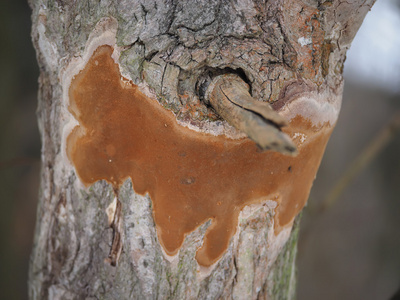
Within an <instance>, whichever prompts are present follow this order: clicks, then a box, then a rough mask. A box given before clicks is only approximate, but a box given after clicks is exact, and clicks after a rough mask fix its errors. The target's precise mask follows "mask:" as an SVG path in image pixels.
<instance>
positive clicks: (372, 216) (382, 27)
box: [0, 0, 400, 300]
mask: <svg viewBox="0 0 400 300" xmlns="http://www.w3.org/2000/svg"><path fill="white" fill-rule="evenodd" d="M399 3H400V2H399V1H398V0H377V3H376V4H375V6H374V7H373V8H372V10H371V12H370V13H369V15H367V17H366V19H365V21H364V23H363V25H362V27H361V29H360V31H359V33H358V35H357V37H356V39H355V40H354V42H353V44H352V47H351V49H350V51H349V53H348V57H347V61H346V64H345V78H346V84H345V92H344V97H343V105H342V111H341V115H340V117H339V121H338V124H337V127H336V129H335V131H334V133H333V136H332V138H331V140H330V142H329V144H328V148H327V151H326V154H325V157H324V159H323V162H322V165H321V168H320V170H319V173H318V175H317V179H316V181H315V183H314V187H313V190H312V193H311V196H310V200H309V203H308V206H307V207H306V209H305V211H304V213H303V220H302V230H301V234H300V242H299V250H298V251H299V254H298V273H299V276H298V299H299V300H314V299H315V300H319V299H324V300H329V299H341V300H347V299H348V300H354V299H356V300H357V299H362V300H369V299H371V300H372V299H373V300H375V299H389V298H390V297H391V296H392V295H393V294H394V293H395V292H396V291H397V290H398V289H399V288H400V158H399V155H400V134H399V132H398V131H395V130H390V129H391V128H393V126H391V125H390V124H391V120H393V118H394V116H395V114H396V112H397V113H398V112H399V110H400V4H399ZM0 22H1V24H0V25H1V26H0V45H1V47H0V53H1V55H0V67H1V69H0V299H27V274H28V263H29V255H30V251H31V246H32V239H33V230H34V224H35V214H36V203H37V195H38V188H39V172H40V147H41V146H40V139H39V133H38V128H37V121H36V114H35V111H36V106H37V78H38V75H39V70H38V67H37V64H36V58H35V53H34V50H33V47H32V44H31V41H30V8H29V7H28V4H27V3H26V1H25V0H15V1H2V2H1V3H0ZM398 118H399V115H398V117H397V119H398ZM388 124H389V125H388ZM392 125H393V124H392ZM382 130H383V132H385V133H386V137H387V139H386V143H383V142H379V141H378V142H377V143H375V144H376V145H378V146H380V148H382V151H380V152H379V153H378V154H377V155H375V156H374V155H373V156H372V157H373V159H371V161H370V162H362V163H361V164H360V166H361V167H360V168H355V167H354V166H353V162H354V161H357V160H359V159H360V157H363V156H362V153H365V152H366V151H367V152H368V150H371V149H372V148H371V147H370V146H369V145H370V144H371V143H372V142H373V141H374V140H376V139H377V137H382ZM385 130H386V131H385ZM378 148H379V147H378ZM348 169H351V170H353V171H354V170H355V169H359V170H360V171H359V172H358V173H357V174H356V176H354V180H346V181H345V184H344V186H345V188H344V189H343V192H340V189H338V188H336V186H337V182H338V181H339V180H340V179H343V178H347V177H346V176H345V177H344V174H349V173H348V171H347V170H348ZM332 190H333V191H336V195H334V196H333V197H332V198H331V199H333V200H327V196H328V195H331V191H332ZM327 201H330V203H332V204H331V205H330V206H326V208H325V209H324V210H321V207H322V206H323V204H324V203H327Z"/></svg>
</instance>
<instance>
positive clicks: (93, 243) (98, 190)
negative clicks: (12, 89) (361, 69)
mask: <svg viewBox="0 0 400 300" xmlns="http://www.w3.org/2000/svg"><path fill="white" fill-rule="evenodd" d="M373 2H374V0H354V1H346V2H345V1H337V0H333V1H314V0H274V1H260V0H254V1H250V0H249V1H216V0H214V1H196V2H192V1H175V0H173V1H165V0H164V1H161V0H159V1H157V0H156V1H147V0H146V1H139V0H125V1H108V0H105V1H89V0H87V1H76V2H74V1H43V0H42V1H41V0H38V1H33V0H32V1H31V7H32V9H33V14H32V21H33V27H32V37H33V43H34V46H35V48H36V50H37V57H38V63H39V66H40V70H41V73H40V78H39V106H38V120H39V127H40V132H41V138H42V144H43V147H42V161H43V165H42V172H41V178H42V180H41V189H40V197H39V206H38V212H37V225H36V230H35V241H34V249H33V252H32V257H31V265H30V279H29V293H30V298H31V299H99V298H101V299H166V298H170V299H194V298H195V299H218V298H223V299H225V298H235V299H258V298H260V299H266V298H268V299H293V298H294V297H295V255H296V241H297V234H298V220H296V221H295V222H294V225H293V228H292V230H287V231H286V232H284V234H283V235H278V236H275V235H274V231H273V214H274V209H273V207H270V206H269V205H270V204H269V203H264V204H261V205H256V206H253V207H251V208H245V209H244V211H243V212H242V214H241V216H240V220H239V227H238V230H237V234H236V236H235V238H233V239H232V241H231V243H230V246H229V248H228V250H227V251H226V253H225V255H224V256H223V257H222V259H221V260H220V261H219V262H218V264H217V266H216V267H215V268H214V269H213V270H212V272H211V274H210V275H209V276H203V278H199V272H198V265H197V263H196V261H195V260H194V257H195V251H196V249H197V248H198V247H199V246H200V245H201V241H202V237H203V236H204V232H205V231H206V229H207V227H208V226H209V224H210V223H209V222H208V223H206V224H203V225H201V226H200V227H199V228H198V229H197V230H195V231H194V232H192V233H191V234H190V235H188V236H187V237H186V239H185V241H184V244H183V246H182V248H181V249H180V252H179V261H178V262H175V263H170V262H168V261H167V260H166V259H165V258H164V256H163V254H162V249H161V247H160V245H159V242H158V240H157V235H156V229H155V224H154V221H153V216H152V203H151V199H150V198H149V197H148V196H141V195H138V194H136V193H135V192H134V191H133V189H132V182H131V181H130V180H127V181H126V182H125V184H124V185H123V186H122V187H121V189H120V191H119V200H120V201H121V204H122V219H123V226H122V241H123V251H122V254H121V256H120V258H119V262H118V265H117V266H116V267H113V266H111V265H110V264H109V263H107V262H106V261H105V258H107V257H108V254H109V252H110V247H111V243H112V238H113V229H112V228H110V227H109V224H108V221H107V219H108V217H107V213H106V208H107V207H108V206H109V204H110V203H111V202H112V201H113V199H114V192H113V189H112V187H111V186H110V185H109V184H108V183H106V182H104V181H101V182H97V183H95V184H94V185H93V186H91V187H90V188H89V189H85V188H83V187H82V186H81V185H79V179H77V176H76V174H75V172H74V169H73V168H72V167H71V166H68V165H67V164H66V162H65V159H63V157H62V153H63V149H62V147H63V145H62V131H63V129H64V128H63V127H64V125H65V122H64V121H65V113H66V112H65V111H64V107H63V103H62V99H63V93H65V87H63V82H62V78H61V75H60V74H62V72H63V70H65V69H66V68H67V67H68V65H69V63H70V62H71V61H72V60H73V58H74V57H79V56H81V55H82V54H83V52H84V49H85V46H86V44H87V40H88V38H89V36H90V34H91V33H92V31H93V29H94V28H95V27H96V24H98V22H99V21H100V20H102V19H103V18H109V17H113V18H114V19H115V20H117V22H118V31H117V34H116V42H117V45H118V46H119V47H120V49H122V51H121V55H120V59H119V63H120V67H121V70H122V73H123V75H124V76H127V77H128V78H130V79H132V81H133V82H134V83H135V84H142V83H146V84H147V85H148V86H149V88H150V89H151V90H152V91H153V92H154V93H155V94H156V95H157V99H158V100H159V101H160V103H161V104H162V105H163V106H164V107H166V108H168V109H170V110H172V111H173V112H174V113H175V114H176V116H177V118H178V120H180V121H181V122H182V123H185V124H190V126H192V127H196V128H197V129H199V130H203V131H207V130H209V129H208V127H209V126H210V125H209V124H214V125H213V126H214V127H215V126H216V128H217V129H218V128H219V127H221V128H225V129H226V128H228V129H229V126H227V125H226V124H225V123H224V122H221V120H220V119H219V117H218V116H217V115H216V114H215V112H214V111H213V110H212V109H210V108H209V107H208V106H206V105H205V104H204V103H202V102H201V101H200V100H199V96H198V94H197V90H196V84H197V82H198V80H199V77H201V76H202V75H203V74H204V73H205V72H211V73H213V74H217V73H221V72H234V73H237V74H239V75H241V76H242V77H245V78H246V80H247V81H248V83H249V85H250V86H251V93H252V96H253V97H254V98H256V99H260V100H263V101H268V102H270V103H275V105H276V107H279V106H280V105H282V103H286V102H288V101H290V100H291V99H292V98H295V97H300V96H301V95H306V94H307V95H308V94H310V93H313V94H316V95H320V96H321V97H325V98H326V101H327V102H329V101H332V100H331V99H337V98H338V97H339V98H340V96H341V88H342V81H343V80H342V69H343V63H344V60H345V54H346V51H347V49H348V48H349V46H350V43H351V41H352V39H353V38H354V35H355V33H356V32H357V30H358V28H359V26H360V25H361V23H362V20H363V18H364V16H365V14H366V13H367V11H368V10H369V9H370V7H371V6H372V4H373ZM338 105H340V104H338ZM216 124H217V125H216Z"/></svg>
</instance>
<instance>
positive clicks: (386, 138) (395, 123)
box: [318, 111, 400, 212]
mask: <svg viewBox="0 0 400 300" xmlns="http://www.w3.org/2000/svg"><path fill="white" fill-rule="evenodd" d="M399 130H400V111H398V112H397V113H396V114H395V115H394V117H393V118H392V119H391V120H390V122H389V123H388V124H387V125H386V126H385V127H384V128H383V129H382V130H381V131H380V132H379V133H378V134H377V135H376V136H375V138H374V139H373V140H372V141H371V143H370V144H369V145H368V146H367V147H366V148H365V149H364V150H363V151H362V152H361V153H360V154H359V155H358V157H357V158H356V159H355V160H354V161H353V163H352V164H351V165H350V166H349V167H348V168H347V170H346V171H345V172H344V174H343V175H342V176H341V178H340V179H339V180H338V181H337V183H336V184H335V185H334V187H333V188H332V189H331V191H330V192H329V193H328V196H327V197H326V198H325V199H324V201H323V202H322V203H321V205H320V206H319V208H318V211H319V212H324V211H326V210H327V209H329V208H330V207H331V206H332V205H333V204H334V203H335V202H336V201H337V200H338V199H339V198H340V196H341V195H342V194H343V192H344V190H345V189H346V188H347V187H348V186H349V185H350V183H351V182H352V181H353V180H354V179H355V178H356V177H357V175H358V174H359V173H360V172H361V171H362V170H363V169H364V168H365V167H367V166H368V165H369V164H370V163H371V162H372V161H373V160H374V159H375V158H376V157H377V156H378V155H379V154H380V153H381V152H382V150H383V149H385V148H386V146H387V145H388V144H389V143H390V142H391V141H392V139H393V138H394V137H395V136H396V134H397V133H398V132H399Z"/></svg>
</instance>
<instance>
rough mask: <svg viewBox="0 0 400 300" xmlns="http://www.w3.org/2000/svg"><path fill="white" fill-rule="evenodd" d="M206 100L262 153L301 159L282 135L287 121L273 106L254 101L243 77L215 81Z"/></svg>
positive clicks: (223, 76) (288, 139)
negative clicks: (267, 152) (268, 152)
mask: <svg viewBox="0 0 400 300" xmlns="http://www.w3.org/2000/svg"><path fill="white" fill-rule="evenodd" d="M204 100H205V101H206V102H207V103H208V104H210V105H211V106H212V107H213V108H214V109H215V110H216V112H217V113H218V114H219V115H220V116H221V117H222V118H224V119H225V120H226V121H227V122H228V123H229V124H230V125H232V126H233V127H235V128H236V129H238V130H240V131H242V132H244V133H245V134H246V135H247V136H248V137H249V138H250V139H252V140H253V141H254V142H255V143H256V144H257V145H258V146H259V147H260V148H261V149H262V150H273V151H277V152H280V153H282V154H286V155H291V156H295V155H297V149H296V146H295V145H294V143H293V142H292V140H291V139H290V137H289V136H288V135H287V134H285V133H283V132H282V131H281V127H283V126H286V125H287V122H286V120H285V119H284V118H283V117H282V116H281V115H280V114H279V113H277V112H276V111H275V110H274V109H273V108H272V107H271V105H270V104H269V103H266V102H260V101H257V100H255V99H253V97H251V95H250V93H249V88H248V85H247V84H246V83H245V82H244V81H243V80H242V79H241V78H240V77H239V76H237V75H233V74H225V75H220V76H217V77H215V78H214V79H213V80H212V81H211V83H210V84H209V86H208V88H207V90H206V93H205V97H204Z"/></svg>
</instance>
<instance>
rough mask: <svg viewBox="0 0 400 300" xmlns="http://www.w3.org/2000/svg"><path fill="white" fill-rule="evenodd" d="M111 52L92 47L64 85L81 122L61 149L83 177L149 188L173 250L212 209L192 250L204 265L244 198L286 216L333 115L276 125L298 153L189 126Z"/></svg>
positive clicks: (221, 246)
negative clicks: (130, 76) (124, 71)
mask: <svg viewBox="0 0 400 300" xmlns="http://www.w3.org/2000/svg"><path fill="white" fill-rule="evenodd" d="M112 53H113V48H112V47H111V46H108V45H104V46H100V47H99V48H97V50H96V51H95V52H94V53H93V55H92V57H91V58H90V59H89V61H88V62H87V64H86V66H85V67H84V68H83V70H81V71H80V72H79V73H78V74H77V75H76V76H75V77H74V78H73V79H72V82H71V85H70V87H69V111H70V112H71V114H72V115H73V116H74V118H75V119H76V120H77V121H78V123H79V125H78V126H76V127H75V128H74V129H73V130H72V131H71V133H70V134H69V136H68V137H67V155H68V158H69V160H70V161H71V162H72V163H73V165H74V167H75V169H76V172H77V174H78V176H79V178H80V179H81V181H82V182H83V183H84V184H85V185H86V186H90V185H92V184H93V183H95V182H96V181H98V180H102V179H104V180H106V181H108V182H109V183H111V184H112V185H113V186H114V188H116V189H118V187H119V186H120V185H121V184H122V183H123V182H124V181H125V180H126V179H127V178H128V177H130V178H131V179H132V182H133V188H134V190H135V192H136V193H139V194H142V195H143V194H146V193H148V194H149V196H150V198H151V200H152V202H153V215H154V220H155V223H156V227H157V235H158V238H159V241H160V243H161V246H162V248H163V250H164V251H165V253H166V254H168V255H170V256H173V255H176V254H177V252H178V251H179V249H180V247H181V245H182V243H183V240H184V238H185V235H187V234H188V233H190V232H192V231H193V230H195V229H196V228H197V227H198V226H200V225H201V224H203V223H204V222H206V221H207V220H209V219H211V220H212V224H211V226H210V227H209V228H208V230H207V232H206V234H205V237H204V242H203V245H202V246H201V247H200V248H199V249H198V251H197V255H196V260H197V262H198V263H199V264H200V265H201V266H211V265H212V264H214V263H216V262H217V261H218V259H220V258H221V256H222V255H223V254H224V252H225V251H226V249H227V247H228V245H229V242H230V240H231V238H232V236H233V235H234V234H235V232H236V227H237V224H238V216H239V212H240V211H241V210H242V209H243V208H244V207H245V206H246V205H249V204H254V203H261V202H262V201H265V200H268V199H269V200H274V201H276V202H277V204H278V205H277V208H276V210H275V217H274V218H275V219H274V222H275V233H276V234H277V233H278V232H279V231H280V230H281V229H282V228H283V227H285V226H288V225H291V224H292V222H293V219H294V217H295V216H296V215H297V214H298V213H299V211H300V210H301V209H302V208H303V206H304V204H305V203H306V201H307V198H308V195H309V191H310V188H311V185H312V182H313V180H314V177H315V175H316V172H317V169H318V166H319V164H320V161H321V158H322V155H323V152H324V149H325V146H326V143H327V141H328V138H329V135H330V133H331V130H332V127H333V126H332V125H333V124H331V123H330V122H319V123H318V124H314V123H313V122H312V120H311V119H309V118H306V117H304V116H303V115H302V114H298V115H295V116H293V117H292V118H291V119H290V120H289V125H288V126H287V127H285V128H284V129H283V131H284V132H285V133H286V134H288V135H289V136H290V137H291V138H292V139H293V140H294V143H295V145H296V147H297V149H298V152H299V154H298V155H297V156H296V157H290V156H284V155H283V154H280V153H276V152H272V151H266V152H262V151H259V150H258V148H257V147H256V145H255V143H254V142H253V141H251V140H250V139H248V138H241V139H231V138H228V137H226V136H223V135H221V136H214V135H211V134H206V133H201V132H196V131H193V130H191V129H189V128H187V127H184V126H181V125H179V124H178V123H177V121H176V118H175V116H174V114H173V113H172V112H170V111H168V110H166V109H165V108H163V107H162V106H161V105H159V103H158V102H157V101H156V100H155V99H151V98H150V97H148V96H146V95H145V94H144V93H142V92H141V91H140V90H139V88H138V86H136V85H134V84H133V83H132V82H130V81H129V80H127V79H124V78H122V76H121V74H120V71H119V66H118V64H117V63H116V62H115V61H114V60H113V58H112Z"/></svg>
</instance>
